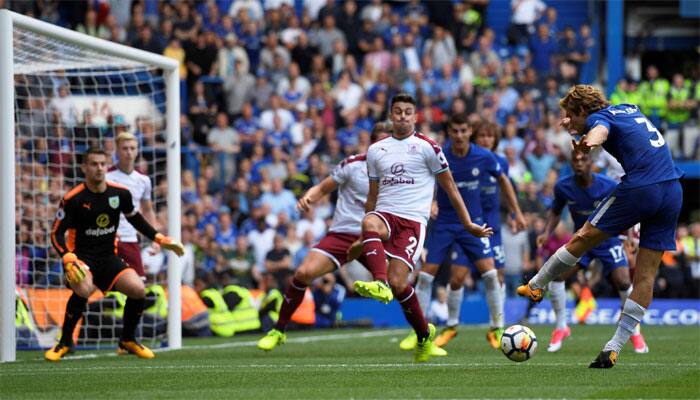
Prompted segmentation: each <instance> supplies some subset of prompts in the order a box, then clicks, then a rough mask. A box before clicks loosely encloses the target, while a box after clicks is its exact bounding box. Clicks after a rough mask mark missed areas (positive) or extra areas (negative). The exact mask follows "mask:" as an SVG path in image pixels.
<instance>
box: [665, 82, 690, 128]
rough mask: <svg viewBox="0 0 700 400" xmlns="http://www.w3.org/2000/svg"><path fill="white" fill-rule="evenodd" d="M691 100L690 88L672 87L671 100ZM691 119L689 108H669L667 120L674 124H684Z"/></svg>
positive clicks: (685, 86) (686, 86)
mask: <svg viewBox="0 0 700 400" xmlns="http://www.w3.org/2000/svg"><path fill="white" fill-rule="evenodd" d="M689 98H690V87H689V86H688V85H683V87H681V88H677V87H675V86H671V89H670V91H669V100H672V101H685V100H688V99H689ZM689 118H690V110H689V109H687V108H676V109H674V108H671V107H669V109H668V113H667V114H666V119H667V120H668V122H671V123H674V124H682V123H684V122H686V121H687V120H688V119H689Z"/></svg>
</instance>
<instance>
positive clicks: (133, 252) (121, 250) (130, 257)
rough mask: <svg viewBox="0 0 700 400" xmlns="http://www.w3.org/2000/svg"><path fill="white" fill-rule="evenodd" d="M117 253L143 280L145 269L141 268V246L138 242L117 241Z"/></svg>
mask: <svg viewBox="0 0 700 400" xmlns="http://www.w3.org/2000/svg"><path fill="white" fill-rule="evenodd" d="M117 255H118V256H119V257H121V258H122V260H124V261H125V262H126V263H127V264H129V266H130V267H131V268H133V269H134V271H136V273H137V274H138V275H139V276H140V277H141V279H142V280H145V277H146V271H145V270H144V268H143V259H142V258H141V246H140V245H139V243H138V242H122V241H119V242H117Z"/></svg>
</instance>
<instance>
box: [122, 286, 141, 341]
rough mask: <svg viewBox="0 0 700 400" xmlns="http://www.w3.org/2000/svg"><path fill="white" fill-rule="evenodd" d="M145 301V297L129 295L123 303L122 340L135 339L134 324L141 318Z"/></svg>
mask: <svg viewBox="0 0 700 400" xmlns="http://www.w3.org/2000/svg"><path fill="white" fill-rule="evenodd" d="M145 303H146V299H132V298H131V297H129V298H127V299H126V304H125V305H124V329H123V330H122V337H121V340H122V341H124V342H126V341H133V340H136V336H135V334H136V326H137V325H138V324H139V321H140V320H141V315H142V314H143V309H144V308H145V306H146V304H145Z"/></svg>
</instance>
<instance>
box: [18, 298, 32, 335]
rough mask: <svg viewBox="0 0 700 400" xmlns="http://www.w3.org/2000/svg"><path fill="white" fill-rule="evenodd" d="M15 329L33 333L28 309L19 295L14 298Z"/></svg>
mask: <svg viewBox="0 0 700 400" xmlns="http://www.w3.org/2000/svg"><path fill="white" fill-rule="evenodd" d="M15 328H18V329H20V328H25V329H29V330H30V331H34V324H32V319H31V318H30V316H29V309H28V308H27V305H26V304H24V301H22V299H21V298H20V296H19V295H17V296H15Z"/></svg>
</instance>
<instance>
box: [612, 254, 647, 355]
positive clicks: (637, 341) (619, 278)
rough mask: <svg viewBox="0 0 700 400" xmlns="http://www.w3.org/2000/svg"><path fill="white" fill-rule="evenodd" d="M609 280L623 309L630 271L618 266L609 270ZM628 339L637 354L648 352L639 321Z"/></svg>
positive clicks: (630, 284) (629, 287)
mask: <svg viewBox="0 0 700 400" xmlns="http://www.w3.org/2000/svg"><path fill="white" fill-rule="evenodd" d="M609 277H610V281H611V282H612V284H613V285H615V288H616V289H617V292H618V293H619V294H620V307H621V308H622V309H624V307H625V302H627V298H628V297H629V295H630V294H631V293H632V281H631V279H630V271H629V268H628V267H627V266H619V267H617V268H614V269H612V270H611V271H610V274H609ZM630 341H631V342H632V347H634V352H635V353H639V354H644V353H648V352H649V346H647V343H646V341H645V340H644V335H642V331H641V323H640V324H637V325H635V327H634V333H632V336H630Z"/></svg>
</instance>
